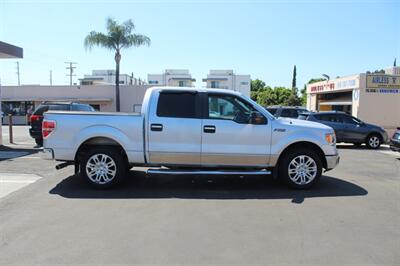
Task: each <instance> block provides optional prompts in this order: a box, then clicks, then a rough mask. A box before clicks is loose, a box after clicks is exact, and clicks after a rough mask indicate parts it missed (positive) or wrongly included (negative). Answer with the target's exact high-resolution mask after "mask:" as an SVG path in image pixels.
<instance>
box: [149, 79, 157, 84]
mask: <svg viewBox="0 0 400 266" xmlns="http://www.w3.org/2000/svg"><path fill="white" fill-rule="evenodd" d="M149 84H158V80H149Z"/></svg>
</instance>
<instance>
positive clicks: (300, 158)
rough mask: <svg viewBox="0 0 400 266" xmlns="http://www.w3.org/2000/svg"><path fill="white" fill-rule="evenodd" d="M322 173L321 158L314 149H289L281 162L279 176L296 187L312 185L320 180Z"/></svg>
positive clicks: (303, 187) (305, 187)
mask: <svg viewBox="0 0 400 266" xmlns="http://www.w3.org/2000/svg"><path fill="white" fill-rule="evenodd" d="M321 174H322V163H321V159H320V158H319V156H318V153H316V152H314V151H313V150H306V149H294V150H291V151H288V152H286V153H285V154H284V155H283V157H282V158H281V160H280V162H279V178H281V179H282V180H283V181H284V182H285V183H286V184H287V185H289V186H290V187H292V188H295V189H307V188H310V187H312V186H313V185H315V183H317V182H318V180H319V178H320V177H321Z"/></svg>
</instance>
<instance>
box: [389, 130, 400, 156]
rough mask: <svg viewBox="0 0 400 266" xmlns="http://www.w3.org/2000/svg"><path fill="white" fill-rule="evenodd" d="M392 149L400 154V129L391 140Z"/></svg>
mask: <svg viewBox="0 0 400 266" xmlns="http://www.w3.org/2000/svg"><path fill="white" fill-rule="evenodd" d="M390 149H391V150H392V151H398V152H400V127H398V128H397V130H396V131H395V132H394V134H393V137H392V138H391V139H390Z"/></svg>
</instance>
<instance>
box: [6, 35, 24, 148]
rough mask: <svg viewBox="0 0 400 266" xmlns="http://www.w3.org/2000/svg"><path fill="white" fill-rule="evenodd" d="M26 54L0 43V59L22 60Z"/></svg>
mask: <svg viewBox="0 0 400 266" xmlns="http://www.w3.org/2000/svg"><path fill="white" fill-rule="evenodd" d="M23 54H24V50H23V49H22V48H21V47H18V46H14V45H11V44H8V43H5V42H1V41H0V59H7V58H12V59H15V58H22V57H23ZM1 96H2V92H1V84H0V107H1V106H2V104H1ZM2 109H3V108H0V120H1V119H2V116H3V112H2V111H1V110H2ZM1 126H2V123H1V121H0V145H2V144H3V135H2V132H3V130H2V128H1Z"/></svg>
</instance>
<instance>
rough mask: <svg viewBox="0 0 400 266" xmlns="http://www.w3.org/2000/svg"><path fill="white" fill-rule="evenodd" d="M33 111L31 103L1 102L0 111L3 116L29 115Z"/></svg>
mask: <svg viewBox="0 0 400 266" xmlns="http://www.w3.org/2000/svg"><path fill="white" fill-rule="evenodd" d="M34 110H35V105H34V103H33V102H3V104H2V106H1V111H2V112H3V116H7V115H19V116H24V115H31V114H32V113H33V111H34Z"/></svg>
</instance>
